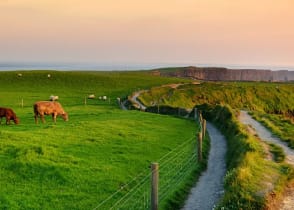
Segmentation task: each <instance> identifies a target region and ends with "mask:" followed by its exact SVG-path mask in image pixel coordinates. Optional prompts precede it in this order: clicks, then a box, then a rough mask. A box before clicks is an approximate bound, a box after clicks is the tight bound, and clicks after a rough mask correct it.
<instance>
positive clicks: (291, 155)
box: [239, 111, 294, 210]
mask: <svg viewBox="0 0 294 210" xmlns="http://www.w3.org/2000/svg"><path fill="white" fill-rule="evenodd" d="M239 120H240V122H241V123H243V124H245V125H250V126H251V127H252V128H254V130H255V132H256V134H257V135H258V136H259V138H260V139H262V140H263V141H266V142H270V143H274V144H276V145H278V146H280V147H281V148H282V149H283V150H284V152H285V154H286V162H287V163H289V164H291V165H293V166H294V151H293V150H292V149H290V148H289V147H288V146H287V144H286V143H285V142H282V141H281V140H280V139H279V138H277V137H275V136H273V135H272V133H271V132H270V131H268V130H267V129H266V128H265V127H264V126H263V125H261V124H260V123H259V122H257V121H256V120H254V119H253V118H252V117H251V116H250V115H249V114H248V113H247V112H246V111H241V112H240V117H239ZM287 194H288V195H287V196H286V197H285V198H284V200H283V202H282V205H281V208H280V210H293V209H294V189H292V190H290V191H289V192H288V193H287Z"/></svg>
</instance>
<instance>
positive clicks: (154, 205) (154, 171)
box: [151, 163, 159, 210]
mask: <svg viewBox="0 0 294 210" xmlns="http://www.w3.org/2000/svg"><path fill="white" fill-rule="evenodd" d="M158 169H159V166H158V163H152V164H151V210H158V181H159V179H158V173H159V171H158Z"/></svg>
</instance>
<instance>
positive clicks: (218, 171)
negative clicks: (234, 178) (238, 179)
mask: <svg viewBox="0 0 294 210" xmlns="http://www.w3.org/2000/svg"><path fill="white" fill-rule="evenodd" d="M207 131H208V133H209V136H210V140H211V143H210V144H211V146H210V152H209V158H208V165H207V170H206V171H205V172H203V174H202V175H201V177H200V178H199V180H198V182H197V184H196V186H195V187H193V188H192V190H191V192H190V195H189V197H188V200H187V201H186V202H185V205H184V207H183V208H182V210H211V209H213V208H214V206H215V205H216V204H217V202H218V201H219V199H220V198H221V196H222V194H223V192H224V189H223V179H224V176H225V173H226V163H225V154H226V151H227V146H226V140H225V137H224V136H223V135H222V134H221V133H220V131H219V130H217V129H216V128H215V127H214V126H213V125H212V124H211V123H208V122H207Z"/></svg>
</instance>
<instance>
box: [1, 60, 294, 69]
mask: <svg viewBox="0 0 294 210" xmlns="http://www.w3.org/2000/svg"><path fill="white" fill-rule="evenodd" d="M184 66H197V67H226V68H230V69H261V70H273V71H276V70H289V71H294V66H273V65H272V66H270V65H268V66H266V65H264V66H258V65H255V66H254V65H248V66H245V65H231V64H227V65H226V64H209V63H207V64H206V63H205V64H204V63H93V62H83V63H77V62H1V61H0V71H13V70H57V71H58V70H59V71H135V70H151V69H157V68H166V67H184Z"/></svg>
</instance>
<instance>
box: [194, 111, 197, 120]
mask: <svg viewBox="0 0 294 210" xmlns="http://www.w3.org/2000/svg"><path fill="white" fill-rule="evenodd" d="M194 119H195V120H197V108H195V109H194Z"/></svg>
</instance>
